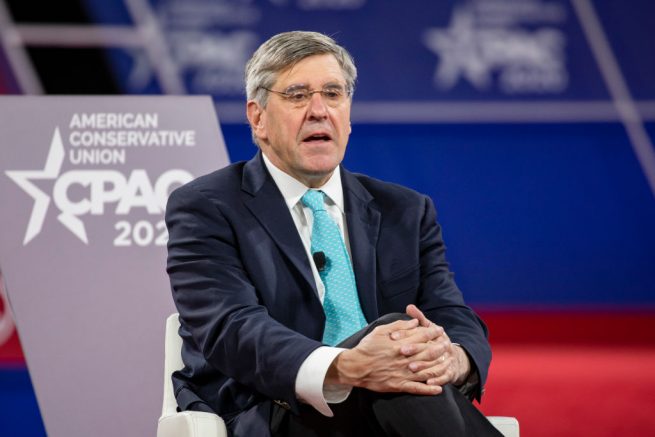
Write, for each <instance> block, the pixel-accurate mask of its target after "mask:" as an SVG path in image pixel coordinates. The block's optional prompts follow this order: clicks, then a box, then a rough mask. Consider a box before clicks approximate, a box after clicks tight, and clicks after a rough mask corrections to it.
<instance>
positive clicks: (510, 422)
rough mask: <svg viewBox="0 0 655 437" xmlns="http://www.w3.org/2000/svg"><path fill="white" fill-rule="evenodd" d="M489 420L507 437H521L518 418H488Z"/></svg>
mask: <svg viewBox="0 0 655 437" xmlns="http://www.w3.org/2000/svg"><path fill="white" fill-rule="evenodd" d="M487 419H489V422H491V424H492V425H493V426H495V427H496V429H497V430H498V431H500V433H501V434H502V435H504V436H505V437H519V421H518V420H516V418H514V417H503V416H488V417H487Z"/></svg>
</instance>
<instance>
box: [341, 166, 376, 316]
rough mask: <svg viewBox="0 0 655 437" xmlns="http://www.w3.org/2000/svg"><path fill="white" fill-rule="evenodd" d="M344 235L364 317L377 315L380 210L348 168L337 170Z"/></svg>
mask: <svg viewBox="0 0 655 437" xmlns="http://www.w3.org/2000/svg"><path fill="white" fill-rule="evenodd" d="M341 183H342V185H343V194H344V203H345V209H346V223H347V225H348V239H349V241H350V251H351V252H352V258H353V268H354V270H355V281H356V282H357V293H358V294H359V301H360V303H361V305H362V311H363V312H364V316H365V317H366V320H367V321H368V322H369V323H370V322H372V321H374V320H375V319H377V318H378V317H379V314H378V305H377V287H376V285H377V281H376V246H377V241H378V234H379V232H380V216H381V214H380V211H378V210H377V209H376V208H375V207H374V206H373V203H372V201H373V196H371V194H370V193H369V192H368V191H367V190H366V189H365V188H364V187H363V186H362V184H361V183H360V182H359V181H358V180H357V178H356V177H355V176H354V175H353V174H352V173H350V172H348V171H346V170H343V169H342V172H341Z"/></svg>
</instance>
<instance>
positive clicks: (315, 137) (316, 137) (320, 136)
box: [303, 133, 332, 143]
mask: <svg viewBox="0 0 655 437" xmlns="http://www.w3.org/2000/svg"><path fill="white" fill-rule="evenodd" d="M330 140H332V138H331V137H330V136H329V135H328V134H324V133H317V134H312V135H310V136H308V137H306V138H305V139H303V142H304V143H311V142H322V141H330Z"/></svg>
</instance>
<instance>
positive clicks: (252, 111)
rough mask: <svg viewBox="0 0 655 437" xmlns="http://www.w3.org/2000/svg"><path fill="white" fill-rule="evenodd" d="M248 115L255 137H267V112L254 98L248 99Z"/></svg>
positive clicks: (262, 138) (263, 138)
mask: <svg viewBox="0 0 655 437" xmlns="http://www.w3.org/2000/svg"><path fill="white" fill-rule="evenodd" d="M246 115H247V116H248V123H250V127H251V129H252V131H253V133H254V134H255V137H256V138H258V139H261V140H265V139H266V136H267V135H266V113H265V112H264V108H262V107H261V106H260V105H259V103H257V102H255V101H254V100H250V101H248V103H247V105H246Z"/></svg>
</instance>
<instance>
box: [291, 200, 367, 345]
mask: <svg viewBox="0 0 655 437" xmlns="http://www.w3.org/2000/svg"><path fill="white" fill-rule="evenodd" d="M302 203H303V204H304V205H306V206H307V207H308V208H310V209H311V210H312V213H313V214H314V225H313V226H312V244H311V250H312V253H316V252H323V253H324V254H325V258H326V263H325V266H324V268H322V269H321V270H320V271H319V275H320V276H321V280H322V281H323V284H324V285H325V295H324V296H323V311H324V312H325V331H324V332H323V343H325V344H328V345H330V346H334V345H337V344H339V343H340V342H341V341H342V340H345V339H346V338H348V337H350V336H351V335H352V334H354V333H355V332H357V331H359V330H360V329H361V328H363V327H364V326H366V319H365V318H364V314H363V313H362V308H361V306H360V305H359V297H358V296H357V286H356V284H355V274H354V272H353V268H352V265H351V263H350V258H349V256H348V251H347V250H346V245H345V244H344V242H343V238H342V237H341V232H340V231H339V226H338V225H337V224H336V223H335V222H334V220H332V218H331V217H330V216H329V215H328V213H327V211H326V210H325V193H323V192H322V191H317V190H308V191H307V192H306V193H305V194H304V195H303V196H302Z"/></svg>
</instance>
